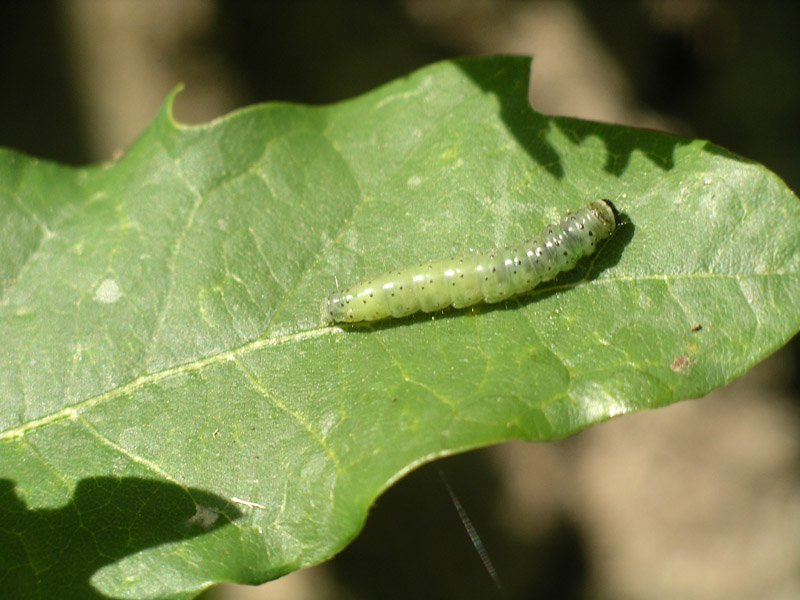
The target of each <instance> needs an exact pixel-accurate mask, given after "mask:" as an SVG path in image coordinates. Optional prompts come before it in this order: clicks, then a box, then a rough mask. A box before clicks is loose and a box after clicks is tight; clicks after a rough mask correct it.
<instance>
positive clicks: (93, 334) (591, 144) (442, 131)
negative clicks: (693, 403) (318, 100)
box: [0, 57, 800, 598]
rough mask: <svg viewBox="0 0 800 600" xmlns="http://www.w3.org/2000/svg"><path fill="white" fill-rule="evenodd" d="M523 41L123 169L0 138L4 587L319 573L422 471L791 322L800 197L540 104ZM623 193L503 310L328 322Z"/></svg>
mask: <svg viewBox="0 0 800 600" xmlns="http://www.w3.org/2000/svg"><path fill="white" fill-rule="evenodd" d="M528 69H529V62H528V59H523V58H507V57H496V58H481V59H468V60H462V61H449V62H444V63H439V64H435V65H432V66H430V67H428V68H425V69H422V70H420V71H418V72H416V73H414V74H412V75H409V76H408V77H406V78H403V79H401V80H397V81H394V82H392V83H389V84H387V85H386V86H383V87H381V88H379V89H377V90H375V91H373V92H370V93H368V94H366V95H364V96H362V97H359V98H356V99H353V100H350V101H347V102H343V103H340V104H336V105H331V106H325V107H307V106H298V105H288V104H265V105H260V106H255V107H251V108H247V109H244V110H241V111H237V112H235V113H232V114H230V115H227V116H225V117H223V118H221V119H218V120H216V121H214V122H211V123H209V124H207V125H203V126H199V127H184V126H180V125H178V124H176V123H175V122H174V121H173V120H172V118H171V116H170V107H171V101H172V98H170V99H169V100H168V102H167V103H166V104H165V106H164V108H163V110H162V111H161V113H160V114H159V115H158V116H157V117H156V119H155V120H154V121H153V123H152V124H151V126H150V127H149V128H148V129H147V130H146V131H145V132H144V134H143V135H142V136H141V138H140V139H139V140H138V141H137V142H136V143H135V144H134V146H133V147H131V148H130V149H129V151H128V152H127V153H126V154H125V155H124V156H123V157H121V158H120V159H119V160H118V161H116V162H114V163H110V164H106V165H100V166H93V167H89V168H69V167H64V166H60V165H57V164H52V163H46V162H42V161H38V160H36V159H33V158H30V157H27V156H24V155H22V154H20V153H17V152H14V151H10V150H3V151H0V227H2V235H1V236H0V338H1V339H2V347H0V547H2V548H4V551H3V552H2V554H1V555H0V584H2V585H4V586H5V587H6V589H7V590H11V591H13V592H15V593H16V594H17V596H16V597H25V596H26V595H36V594H38V595H39V596H40V597H55V595H58V597H60V598H92V597H98V598H99V597H115V598H116V597H136V598H151V597H152V598H156V597H157V598H164V597H173V598H183V597H192V596H193V595H195V594H196V593H198V592H199V591H200V590H202V589H204V588H205V587H207V586H209V585H211V584H213V583H215V582H220V581H237V582H243V583H258V582H263V581H265V580H268V579H271V578H275V577H278V576H280V575H283V574H285V573H288V572H290V571H292V570H294V569H297V568H300V567H303V566H307V565H312V564H315V563H318V562H320V561H323V560H325V559H326V558H328V557H330V556H331V555H332V554H334V553H335V552H337V551H338V550H340V549H341V548H342V547H343V546H345V545H346V544H347V543H348V541H350V540H351V539H352V538H353V537H354V536H355V535H356V534H357V533H358V531H359V530H360V528H361V526H362V524H363V521H364V519H365V515H366V512H367V509H368V507H369V505H370V503H371V502H372V501H373V500H374V499H375V498H376V497H377V496H378V495H379V494H380V493H381V491H382V490H384V489H385V488H386V487H387V486H389V485H390V484H391V483H392V482H393V481H395V480H396V479H398V478H399V477H401V476H402V475H403V474H404V473H407V472H408V471H409V470H410V469H413V468H414V467H416V466H418V465H420V464H421V463H423V462H425V461H429V460H432V459H434V458H436V457H438V456H444V455H447V454H452V453H455V452H459V451H463V450H465V449H468V448H474V447H478V446H483V445H487V444H492V443H497V442H500V441H503V440H511V439H526V440H551V439H556V438H561V437H564V436H567V435H570V434H572V433H574V432H576V431H579V430H580V429H582V428H584V427H587V426H589V425H591V424H594V423H597V422H600V421H603V420H605V419H608V418H610V417H613V416H616V415H621V414H624V413H628V412H632V411H637V410H641V409H645V408H650V407H655V406H664V405H667V404H670V403H672V402H676V401H679V400H683V399H687V398H694V397H698V396H701V395H703V394H705V393H707V392H708V391H710V390H712V389H713V388H716V387H718V386H721V385H723V384H725V383H726V382H728V381H730V380H731V379H733V378H735V377H737V376H738V375H740V374H741V373H743V372H744V371H745V370H747V369H748V368H749V367H750V366H752V365H753V364H755V363H756V362H757V361H759V360H760V359H762V358H763V357H765V356H766V355H768V354H770V353H771V352H773V351H774V350H775V349H777V348H778V347H780V346H781V345H783V344H784V343H785V342H786V341H787V340H788V339H789V338H790V337H791V336H792V335H794V333H795V332H796V331H797V330H798V327H800V236H798V231H799V230H800V203H798V199H797V197H795V196H794V195H793V194H792V192H791V191H790V190H788V189H787V188H786V186H785V185H784V184H783V182H781V181H780V180H779V179H778V178H777V177H776V176H775V175H773V174H772V173H770V172H769V171H768V170H766V169H765V168H764V167H762V166H760V165H757V164H754V163H752V162H750V161H747V160H745V159H742V158H740V157H738V156H735V155H733V154H731V153H729V152H727V151H725V150H723V149H721V148H719V147H716V146H714V145H712V144H710V143H708V142H705V141H701V140H688V139H683V138H677V137H673V136H668V135H665V134H661V133H656V132H652V131H642V130H635V129H630V128H625V127H619V126H613V125H606V124H600V123H593V122H587V121H581V120H576V119H569V118H559V117H548V116H544V115H540V114H537V113H535V112H534V111H532V110H531V109H530V107H529V106H528V102H527V84H528ZM599 197H605V198H610V199H611V200H612V201H614V202H615V204H616V205H617V206H618V207H619V208H620V210H621V211H622V213H623V219H624V221H625V224H624V225H623V226H622V227H621V228H620V229H619V230H618V232H617V233H616V234H615V235H614V237H612V238H611V240H610V241H609V242H608V243H606V244H605V245H604V246H602V247H601V248H600V250H599V251H598V252H597V253H596V254H594V255H593V256H592V257H590V258H588V259H585V260H583V261H581V262H580V263H579V264H578V266H577V267H576V268H575V269H574V270H573V271H571V272H569V273H566V274H563V275H562V276H560V277H559V278H557V279H556V280H555V281H553V282H550V283H549V284H545V285H542V286H541V287H540V288H537V289H536V290H535V291H534V293H532V294H530V295H527V296H524V297H521V298H516V299H513V300H509V301H508V302H505V303H501V304H498V305H493V306H479V307H475V308H473V309H465V310H461V311H456V310H451V311H445V312H443V313H436V314H434V315H417V316H415V317H410V318H406V319H401V320H388V321H383V322H380V323H376V324H373V325H369V326H362V327H350V328H344V327H326V326H324V325H323V324H322V322H321V319H320V310H319V307H320V303H321V301H322V299H323V298H324V297H325V296H326V295H327V294H328V293H329V292H330V291H331V290H332V289H334V288H335V287H336V285H337V282H338V284H339V285H342V286H345V285H348V284H350V283H354V282H356V281H358V280H360V279H363V278H365V277H367V276H369V275H373V274H376V273H380V272H382V271H385V270H388V269H391V268H394V267H399V266H404V265H406V264H409V263H412V262H415V261H418V260H425V259H431V258H439V257H443V256H448V255H452V254H460V253H463V252H465V251H468V250H469V249H471V248H474V249H488V248H492V247H494V246H496V245H505V244H509V243H512V242H515V241H520V240H524V239H526V238H528V237H530V236H531V235H533V234H534V233H537V232H538V231H539V230H540V229H541V227H542V226H543V225H544V224H545V223H548V222H552V221H554V220H557V219H558V218H560V217H561V216H562V215H563V214H564V213H565V212H566V211H568V210H573V209H576V208H579V207H581V206H584V205H585V204H586V203H587V202H588V201H590V200H592V199H596V198H599Z"/></svg>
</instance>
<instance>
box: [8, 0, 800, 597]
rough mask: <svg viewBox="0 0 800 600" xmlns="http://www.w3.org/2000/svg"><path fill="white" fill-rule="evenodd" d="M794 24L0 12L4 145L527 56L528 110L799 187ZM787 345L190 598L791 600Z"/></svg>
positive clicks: (212, 8) (456, 479)
mask: <svg viewBox="0 0 800 600" xmlns="http://www.w3.org/2000/svg"><path fill="white" fill-rule="evenodd" d="M799 26H800V3H796V2H790V1H789V0H786V1H783V2H781V1H777V0H776V1H772V2H770V1H766V2H765V1H760V2H751V1H748V0H740V1H736V0H728V1H723V0H603V1H602V2H598V1H596V0H571V1H569V0H397V1H382V2H379V1H377V0H372V1H368V0H329V1H323V0H294V1H288V0H284V1H269V0H264V1H259V2H256V1H222V0H218V1H213V0H60V1H50V2H44V1H25V2H22V1H19V2H6V3H2V6H0V47H1V48H2V52H0V60H2V61H3V62H2V66H1V67H0V76H2V82H3V86H2V89H3V91H2V94H0V145H2V146H9V147H13V148H16V149H19V150H23V151H25V152H28V153H30V154H33V155H36V156H39V157H43V158H49V159H54V160H58V161H62V162H67V163H70V164H83V163H87V162H95V161H104V160H108V159H111V158H112V157H113V156H115V155H118V153H120V152H122V151H123V150H124V149H125V148H126V147H127V146H128V145H130V144H131V142H133V140H134V139H135V138H136V137H137V136H138V135H139V133H140V132H141V131H142V130H143V129H144V128H145V127H146V126H147V124H148V122H149V121H150V120H151V119H152V118H153V116H154V115H155V114H156V112H157V111H158V109H159V107H160V105H161V104H162V102H163V100H164V97H165V96H166V94H167V92H168V91H169V90H170V89H171V88H172V87H173V86H174V85H175V84H176V83H178V82H184V83H185V84H186V89H185V90H184V91H183V92H182V93H181V94H180V95H179V96H178V99H177V101H176V105H175V115H176V118H177V119H178V120H179V121H182V122H186V123H199V122H203V121H206V120H209V119H213V118H216V117H218V116H220V115H223V114H224V113H226V112H228V111H230V110H233V109H236V108H239V107H242V106H245V105H248V104H252V103H256V102H263V101H269V100H287V101H294V102H303V103H312V104H320V103H329V102H335V101H339V100H343V99H346V98H350V97H352V96H354V95H357V94H360V93H363V92H366V91H368V90H369V89H371V88H373V87H375V86H377V85H380V84H382V83H385V82H387V81H389V80H391V79H393V78H395V77H398V76H402V75H404V74H406V73H408V72H409V71H411V70H413V69H416V68H418V67H421V66H423V65H426V64H428V63H430V62H433V61H436V60H440V59H445V58H450V57H455V56H462V55H474V54H495V53H515V54H530V55H533V56H534V63H533V64H534V66H533V73H532V84H531V101H532V104H533V106H534V108H536V109H537V110H539V111H541V112H546V113H551V114H563V115H571V116H578V117H583V118H588V119H595V120H602V121H610V122H615V123H622V124H626V125H633V126H639V127H648V128H654V129H660V130H665V131H670V132H675V133H679V134H682V135H686V136H692V137H701V138H707V139H710V140H712V141H713V142H715V143H717V144H720V145H723V146H725V147H727V148H729V149H730V150H732V151H733V152H736V153H738V154H741V155H744V156H746V157H748V158H751V159H753V160H756V161H758V162H761V163H763V164H765V165H766V166H767V167H769V168H770V169H772V170H773V171H775V172H776V173H777V174H778V175H780V176H781V177H782V178H783V179H784V180H785V181H786V182H787V183H788V184H789V186H790V187H791V188H792V189H794V190H798V188H799V187H800V186H799V185H798V184H799V183H800V170H798V168H797V166H798V164H800V143H799V142H798V137H799V135H800V34H799V32H800V29H799ZM676 235H680V232H676ZM798 347H799V346H798V342H797V340H794V341H793V342H792V343H791V344H789V346H787V347H786V348H784V349H783V350H781V351H780V352H778V353H777V354H775V355H774V356H772V357H771V358H770V359H768V360H767V361H765V362H763V363H762V364H761V365H759V366H758V367H756V368H755V369H753V370H752V371H750V372H749V373H748V374H746V375H745V376H743V377H742V378H741V379H739V380H738V381H736V382H734V383H732V384H731V385H729V386H727V387H725V388H723V389H721V390H718V391H716V392H714V393H712V394H710V395H709V396H708V397H706V398H703V399H701V400H696V401H689V402H683V403H679V404H676V405H674V406H671V407H669V408H664V409H659V410H654V411H649V412H646V413H640V414H636V415H631V416H626V417H623V418H620V419H616V420H613V421H611V422H608V423H605V424H602V425H599V426H596V427H593V428H590V429H588V430H586V431H585V432H583V433H581V434H579V435H576V436H574V437H572V438H569V439H567V440H564V441H561V442H556V443H538V444H524V443H514V444H505V445H502V446H498V447H495V448H490V449H485V450H480V451H476V452H470V453H467V454H464V455H460V456H456V457H453V458H450V459H446V460H442V461H438V462H437V463H435V464H433V465H428V466H425V467H422V468H421V469H419V470H417V471H415V472H414V473H412V474H411V475H410V476H408V477H406V478H404V479H403V480H401V481H400V482H399V483H397V484H396V485H395V486H394V487H393V488H392V489H390V490H389V491H388V492H387V493H386V494H384V496H383V497H381V498H380V499H379V500H378V502H377V503H376V505H375V506H374V507H373V508H372V510H371V511H370V514H369V518H368V520H367V525H366V528H365V529H364V531H363V532H362V534H361V535H360V536H359V537H358V538H357V539H356V540H355V541H354V542H353V543H352V544H351V545H350V546H349V547H348V548H346V549H345V550H344V551H343V552H342V553H341V554H340V555H339V556H337V557H336V558H334V559H333V560H331V561H329V562H327V563H325V564H323V565H320V566H318V567H314V568H311V569H306V570H303V571H300V572H297V573H293V574H291V575H289V576H287V577H284V578H282V579H280V580H278V581H275V582H271V583H268V584H265V585H263V586H259V587H248V586H235V585H223V586H218V587H217V588H214V589H212V590H210V591H209V592H207V593H206V594H205V595H204V599H205V600H256V599H273V600H306V599H309V600H310V599H315V600H339V599H345V598H347V599H372V598H382V599H388V600H392V599H395V598H397V599H400V598H404V599H405V598H408V597H409V596H412V597H415V598H459V599H467V600H469V599H472V598H506V599H508V600H512V599H517V598H519V599H522V598H535V599H562V598H563V599H606V598H615V599H630V600H634V599H636V600H638V599H645V598H646V599H649V600H652V599H656V600H660V599H664V600H666V599H678V598H679V599H682V600H692V599H698V600H699V599H702V600H714V599H720V600H722V599H725V600H737V599H742V600H744V599H754V600H755V599H760V600H763V599H767V600H783V599H786V600H789V599H792V600H795V599H797V598H800V401H799V400H798V398H800V392H799V391H798V388H799V386H800V377H799V376H798ZM439 470H441V472H442V473H444V475H445V477H446V478H447V480H448V481H449V482H450V484H451V486H452V488H453V489H454V491H455V493H456V494H457V495H458V496H459V498H460V501H461V503H462V504H463V505H464V508H465V509H466V510H467V512H468V513H469V515H470V517H471V518H472V521H473V522H474V524H475V527H476V528H477V530H478V533H479V534H480V535H481V537H482V538H483V542H484V544H485V546H486V549H487V551H488V553H489V555H490V557H491V559H492V561H493V562H494V565H495V567H496V570H497V577H498V579H499V581H500V584H501V585H502V587H503V590H502V592H501V591H499V590H498V589H497V588H496V587H495V584H494V583H493V582H492V579H491V577H490V576H489V574H488V573H487V571H486V570H485V569H484V567H483V565H482V563H481V560H480V558H479V556H478V554H477V553H476V551H475V549H474V548H473V547H472V544H471V542H470V540H469V537H468V536H467V534H466V532H465V531H464V528H463V526H462V524H461V522H460V520H459V517H458V514H457V512H456V510H455V508H454V506H453V503H452V501H451V499H450V497H449V495H448V493H447V490H446V488H445V486H444V484H443V482H442V479H441V477H440V473H439Z"/></svg>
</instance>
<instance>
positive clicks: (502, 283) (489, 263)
mask: <svg viewBox="0 0 800 600" xmlns="http://www.w3.org/2000/svg"><path fill="white" fill-rule="evenodd" d="M618 216H619V213H618V212H617V209H616V208H615V207H614V205H613V204H612V203H611V202H610V201H609V200H597V201H595V202H591V203H589V204H588V205H587V206H585V207H583V208H582V209H580V210H577V211H575V212H568V213H567V214H566V215H564V217H563V218H562V219H561V221H560V222H559V223H554V224H551V225H547V226H545V227H544V228H543V229H542V231H541V232H540V233H539V235H537V236H535V237H532V238H531V239H529V240H528V241H526V242H522V243H521V244H516V245H513V246H506V247H505V248H496V249H494V250H490V251H488V252H484V253H472V254H467V255H466V256H456V257H452V258H445V259H440V260H432V261H429V262H422V263H419V264H418V265H414V266H411V267H405V268H402V269H395V270H393V271H389V272H388V273H384V274H382V275H378V276H376V277H373V278H371V279H368V280H367V281H362V282H360V283H358V284H356V285H353V286H350V287H349V288H347V289H345V290H343V291H338V290H337V291H335V292H333V293H332V294H331V295H330V296H328V297H327V298H326V299H325V300H324V301H323V302H322V319H323V321H325V323H337V322H347V323H354V322H357V321H377V320H378V319H385V318H387V317H405V316H407V315H410V314H413V313H415V312H418V311H420V310H421V311H424V312H433V311H437V310H441V309H443V308H447V307H448V306H453V307H454V308H464V307H465V306H472V305H473V304H478V303H479V302H489V303H492V302H500V301H501V300H505V299H507V298H510V297H511V296H515V295H517V294H524V293H526V292H529V291H531V290H532V289H533V288H535V287H536V286H537V285H539V284H540V283H542V282H544V281H550V280H551V279H553V278H554V277H555V276H556V275H558V274H559V273H561V272H563V271H568V270H570V269H572V268H573V267H574V266H575V263H577V262H578V260H579V259H580V258H582V257H584V256H588V255H589V254H591V253H592V252H594V250H595V248H596V247H597V244H598V243H599V242H601V241H602V240H604V239H606V238H608V237H610V236H611V234H612V233H614V230H615V229H616V227H617V218H618Z"/></svg>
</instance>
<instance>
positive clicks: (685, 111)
mask: <svg viewBox="0 0 800 600" xmlns="http://www.w3.org/2000/svg"><path fill="white" fill-rule="evenodd" d="M577 2H578V4H579V5H580V8H581V11H582V12H583V13H584V15H585V16H586V17H587V18H588V19H589V21H590V23H591V25H592V26H593V28H594V29H595V31H596V33H597V34H598V35H599V36H600V37H601V38H602V40H603V43H604V46H605V47H606V48H608V50H609V51H610V52H612V53H613V55H614V58H615V59H616V61H617V62H618V64H619V65H620V66H621V67H622V69H623V70H624V71H625V73H626V75H627V77H628V80H629V81H630V82H631V84H632V85H633V86H634V87H635V90H636V93H637V96H638V97H639V98H642V100H643V102H644V103H645V104H647V105H649V106H652V107H654V108H655V109H657V110H658V111H659V112H661V113H662V114H664V115H666V116H667V117H675V118H677V119H679V123H681V124H683V126H684V128H685V131H682V132H681V133H684V134H686V135H692V136H696V137H701V138H706V139H709V140H711V141H712V142H714V143H715V144H719V145H721V146H724V147H726V148H729V149H730V150H732V151H733V152H735V153H736V154H742V155H745V156H747V157H749V158H751V159H753V160H755V161H758V162H760V163H763V164H765V165H767V166H768V167H769V168H770V169H772V170H774V171H775V172H776V173H778V174H779V175H780V176H781V177H782V178H783V179H784V180H785V181H786V182H787V183H788V185H789V187H791V188H792V189H794V190H797V189H798V187H800V172H798V169H797V165H798V164H800V143H799V142H798V138H797V132H798V131H800V110H798V106H800V77H798V76H797V66H798V64H800V36H799V35H797V24H798V23H800V3H798V2H766V3H763V2H762V3H759V2H748V1H747V0H739V1H733V2H703V3H683V6H684V9H686V10H684V9H681V7H680V6H678V4H679V3H666V2H665V3H652V5H651V6H650V11H648V10H644V9H643V7H639V10H637V9H632V8H631V4H630V2H628V1H627V0H610V1H608V2H595V1H594V0H577ZM657 4H661V8H662V9H664V8H671V9H672V10H669V11H667V10H662V11H661V13H662V15H661V16H659V11H658V7H657V6H656V5H657ZM693 9H696V10H693ZM663 13H668V14H663ZM692 13H694V14H692ZM622 31H624V32H625V35H620V32H622Z"/></svg>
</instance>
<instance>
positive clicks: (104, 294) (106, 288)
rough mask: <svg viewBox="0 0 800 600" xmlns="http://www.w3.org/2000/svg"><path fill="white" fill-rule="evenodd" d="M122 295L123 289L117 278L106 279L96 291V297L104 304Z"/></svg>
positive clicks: (114, 300)
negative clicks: (120, 287)
mask: <svg viewBox="0 0 800 600" xmlns="http://www.w3.org/2000/svg"><path fill="white" fill-rule="evenodd" d="M120 296H122V290H121V289H119V284H118V283H117V280H116V279H111V278H108V279H104V280H103V282H102V283H101V284H100V285H99V286H98V287H97V291H96V292H95V293H94V299H95V300H97V301H98V302H103V303H104V304H111V303H112V302H116V301H117V300H119V298H120Z"/></svg>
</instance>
